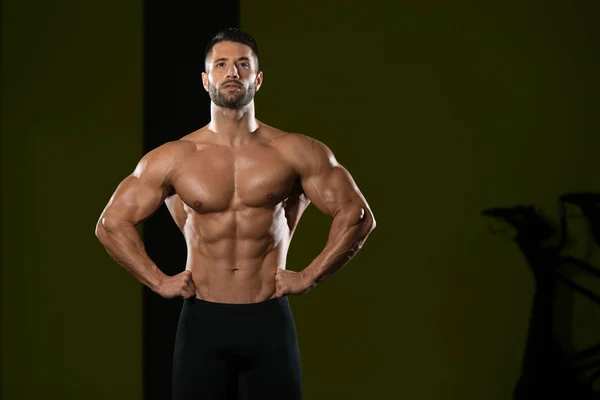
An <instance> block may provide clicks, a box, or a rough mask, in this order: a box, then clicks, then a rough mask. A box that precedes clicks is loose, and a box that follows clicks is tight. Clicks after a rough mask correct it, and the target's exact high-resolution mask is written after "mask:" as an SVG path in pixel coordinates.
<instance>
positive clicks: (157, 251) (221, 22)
mask: <svg viewBox="0 0 600 400" xmlns="http://www.w3.org/2000/svg"><path fill="white" fill-rule="evenodd" d="M228 27H239V2H238V1H237V0H222V1H218V2H216V1H214V2H201V1H195V2H193V1H190V2H177V1H172V2H169V1H161V2H159V1H150V0H145V1H144V153H147V152H149V151H150V150H153V149H155V148H156V147H158V146H160V145H162V144H164V143H166V142H168V141H173V140H178V139H179V138H181V137H182V136H184V135H187V134H189V133H191V132H193V131H195V130H196V129H199V128H201V127H202V126H204V125H205V124H207V123H208V122H209V119H210V99H209V97H208V95H207V94H206V93H205V91H204V88H203V87H202V80H201V73H202V72H203V70H204V50H205V47H206V45H207V43H208V41H209V40H210V39H211V38H212V37H213V36H214V35H215V34H216V33H217V32H218V31H219V30H221V29H224V28H228ZM143 229H144V231H143V235H144V244H145V247H146V251H147V253H148V255H149V256H150V258H151V259H152V260H153V261H154V262H155V263H156V264H157V265H158V267H159V268H160V269H161V270H162V271H163V272H164V273H165V274H167V275H175V274H178V273H180V272H182V271H183V270H184V268H185V262H186V251H187V250H186V245H185V241H184V239H183V235H182V234H181V232H180V231H179V230H178V228H177V226H176V225H175V223H174V222H173V220H172V218H171V215H170V214H169V212H168V210H167V208H166V206H165V205H163V206H162V207H161V208H160V209H159V210H158V211H157V213H156V214H154V215H152V217H150V218H149V219H148V220H147V221H146V222H144V225H143ZM182 304H183V302H182V301H181V300H165V299H163V298H161V297H160V296H158V295H157V294H155V293H154V292H152V291H151V290H149V289H148V288H144V299H143V308H144V311H143V313H144V317H143V320H144V326H143V341H144V343H143V357H144V360H143V398H144V400H168V399H170V398H171V370H172V363H173V348H174V342H175V333H176V330H177V322H178V320H179V312H180V310H181V306H182Z"/></svg>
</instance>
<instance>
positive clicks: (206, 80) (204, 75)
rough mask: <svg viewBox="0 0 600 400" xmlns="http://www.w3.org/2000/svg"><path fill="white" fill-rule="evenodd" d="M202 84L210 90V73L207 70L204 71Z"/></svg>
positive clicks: (205, 88)
mask: <svg viewBox="0 0 600 400" xmlns="http://www.w3.org/2000/svg"><path fill="white" fill-rule="evenodd" d="M202 86H204V90H206V91H207V92H208V74H207V73H206V72H203V73H202Z"/></svg>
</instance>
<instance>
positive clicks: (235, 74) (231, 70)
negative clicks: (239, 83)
mask: <svg viewBox="0 0 600 400" xmlns="http://www.w3.org/2000/svg"><path fill="white" fill-rule="evenodd" d="M239 77H240V76H239V74H238V70H237V67H236V66H235V64H233V65H232V66H231V67H229V70H228V71H227V78H229V79H232V78H233V79H238V78H239Z"/></svg>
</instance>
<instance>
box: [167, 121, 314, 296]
mask: <svg viewBox="0 0 600 400" xmlns="http://www.w3.org/2000/svg"><path fill="white" fill-rule="evenodd" d="M213 135H214V133H213V132H211V131H209V130H208V129H207V128H206V127H205V128H202V129H201V130H199V131H196V132H194V133H192V134H190V135H188V136H186V137H184V138H182V139H181V141H183V142H186V145H187V146H188V147H189V148H190V150H189V151H186V153H185V154H186V156H185V159H184V160H180V162H178V164H177V165H178V167H177V168H176V169H175V170H174V173H173V176H172V178H171V182H172V186H173V191H172V193H171V194H170V196H169V197H168V198H167V199H166V204H167V207H168V209H169V211H170V213H171V215H172V216H173V219H174V220H175V222H176V224H177V226H178V227H179V228H180V230H181V231H182V233H183V235H184V237H185V241H186V244H187V265H186V269H188V270H190V271H191V272H192V277H193V281H194V284H195V286H196V297H198V298H201V299H205V300H208V301H214V302H221V303H252V302H259V301H263V300H267V299H270V298H272V297H273V296H274V294H275V272H276V269H277V268H283V269H285V265H286V256H287V251H288V248H289V244H290V240H291V238H292V235H293V233H294V230H295V228H296V226H297V224H298V220H299V219H300V216H301V215H302V213H303V211H304V210H305V209H306V207H307V206H308V204H309V200H308V199H307V197H306V196H305V195H304V193H303V191H302V188H301V186H300V184H299V179H298V176H297V174H296V172H295V171H294V169H293V167H292V165H291V164H290V163H289V162H288V160H287V159H286V152H289V151H290V147H289V146H290V143H289V138H288V137H289V136H293V135H291V134H286V133H284V132H281V131H278V130H276V129H274V128H271V127H269V126H267V125H263V124H261V125H260V128H259V129H258V130H257V131H256V132H255V135H256V136H255V137H253V140H252V141H251V142H250V143H246V144H244V145H242V146H239V147H230V146H222V145H218V144H216V142H215V141H214V139H213ZM291 151H293V150H291Z"/></svg>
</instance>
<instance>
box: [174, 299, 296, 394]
mask: <svg viewBox="0 0 600 400" xmlns="http://www.w3.org/2000/svg"><path fill="white" fill-rule="evenodd" d="M301 384H302V375H301V369H300V354H299V350H298V342H297V337H296V327H295V325H294V319H293V317H292V312H291V309H290V304H289V301H288V298H287V297H283V298H280V299H271V300H267V301H263V302H260V303H251V304H223V303H213V302H209V301H205V300H200V299H197V298H192V299H189V300H185V301H184V303H183V307H182V309H181V315H180V316H179V324H178V326H177V336H176V339H175V351H174V354H173V397H172V400H217V399H226V400H230V399H232V400H238V399H239V400H269V399H277V400H299V399H300V398H301V393H302V390H301Z"/></svg>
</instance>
